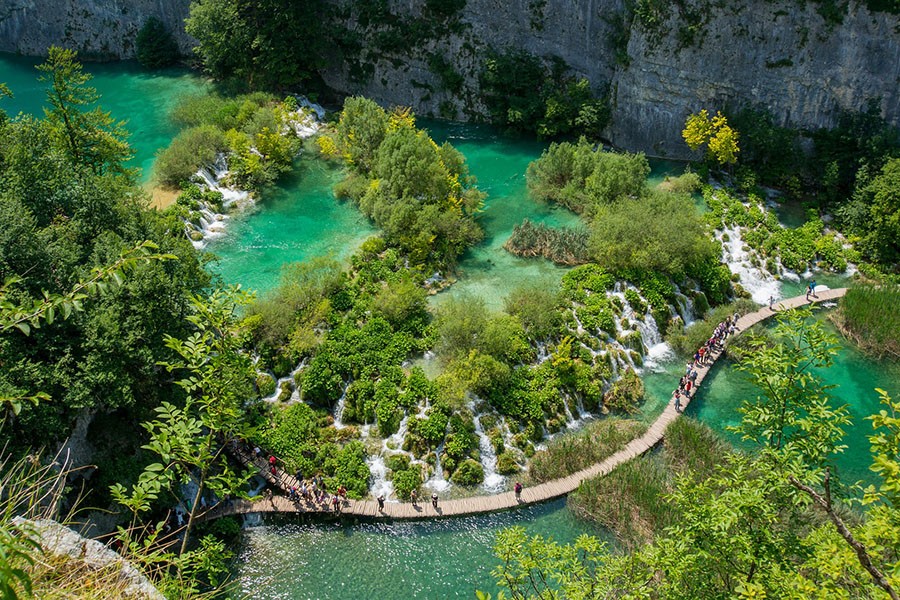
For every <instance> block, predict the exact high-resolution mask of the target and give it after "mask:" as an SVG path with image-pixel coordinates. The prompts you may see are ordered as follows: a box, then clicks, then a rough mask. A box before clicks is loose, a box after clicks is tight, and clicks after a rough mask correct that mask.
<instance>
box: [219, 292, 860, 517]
mask: <svg viewBox="0 0 900 600" xmlns="http://www.w3.org/2000/svg"><path fill="white" fill-rule="evenodd" d="M846 293H847V288H837V289H833V290H823V291H821V292H819V293H818V296H817V297H816V298H813V299H812V302H809V301H807V300H806V297H805V296H796V297H794V298H788V299H786V300H781V301H779V302H778V303H777V304H776V305H775V307H774V308H772V309H770V308H769V307H764V308H762V309H760V310H758V311H756V312H753V313H748V314H746V315H744V316H743V317H741V318H740V319H738V322H737V332H736V334H740V333H743V332H744V331H746V330H747V329H749V328H750V327H752V326H753V325H756V324H757V323H760V322H761V321H764V320H766V319H768V318H769V317H771V316H772V315H774V314H775V313H776V312H779V311H782V310H788V309H792V308H797V307H799V306H804V305H806V304H810V303H815V302H825V301H829V300H837V299H838V298H841V297H842V296H844V294H846ZM726 343H727V341H726ZM721 353H722V352H721V351H720V352H715V353H713V360H712V361H710V362H708V364H707V366H703V367H698V368H697V369H696V370H697V380H696V382H695V390H696V388H697V387H699V386H700V384H701V383H702V382H703V380H704V378H705V377H706V375H707V373H709V371H710V369H711V368H712V365H713V364H715V361H716V360H717V359H718V358H719V356H720V355H721ZM695 393H696V391H695ZM690 400H691V399H690V398H683V399H682V409H684V408H686V407H687V406H688V404H690ZM678 415H679V413H678V412H676V411H675V402H674V396H673V398H672V399H671V400H670V401H669V403H668V404H667V405H666V408H665V409H664V410H663V412H662V414H661V415H660V416H659V417H658V418H657V419H656V421H654V422H653V424H652V425H651V426H650V428H649V429H647V431H646V432H645V433H644V434H643V435H642V436H640V437H638V438H635V439H633V440H631V441H630V442H629V443H628V444H627V445H626V446H625V447H624V448H623V449H621V450H619V451H618V452H616V453H615V454H613V455H612V456H610V457H609V458H607V459H605V460H603V461H601V462H599V463H596V464H594V465H591V466H590V467H587V468H586V469H583V470H581V471H578V472H577V473H574V474H572V475H569V476H568V477H563V478H561V479H554V480H553V481H548V482H546V483H541V484H539V485H535V486H528V487H526V488H525V489H523V490H522V494H521V495H520V497H519V498H516V495H515V493H514V492H505V493H502V494H494V495H490V496H474V497H470V498H459V499H454V500H441V501H439V502H438V507H437V509H435V508H433V507H432V506H431V501H430V499H425V500H424V502H419V503H417V504H415V505H414V504H412V503H409V502H405V503H400V502H386V503H385V505H384V508H381V509H379V508H378V503H377V502H376V501H375V500H349V501H346V502H345V503H344V504H343V506H342V507H341V511H340V513H341V514H343V515H353V516H359V517H368V518H375V519H429V518H440V517H453V516H462V515H473V514H478V513H487V512H496V511H501V510H508V509H513V508H516V507H519V506H524V505H526V504H534V503H537V502H543V501H545V500H552V499H554V498H559V497H561V496H565V495H566V494H569V493H570V492H572V491H574V490H575V489H576V488H578V486H579V485H581V482H582V481H583V480H585V479H590V478H592V477H597V476H598V475H606V474H607V473H609V472H610V471H612V470H613V469H615V468H616V467H618V466H619V465H621V464H622V463H625V462H628V461H629V460H631V459H633V458H635V457H637V456H640V455H642V454H643V453H644V452H646V451H647V450H649V449H650V448H653V447H654V446H655V445H656V444H658V443H659V442H660V441H661V440H662V439H663V436H664V435H665V432H666V428H667V427H668V426H669V423H671V422H672V421H674V420H675V419H677V418H678ZM235 455H236V457H237V458H239V459H240V460H241V462H243V463H244V464H245V465H248V466H249V465H252V466H254V467H257V468H259V470H260V475H262V476H264V477H265V478H266V480H267V481H268V482H269V483H270V484H272V485H274V486H276V487H278V488H279V489H281V490H282V491H284V492H285V493H287V492H288V491H289V490H290V488H291V487H292V486H297V487H299V484H298V482H297V480H296V479H295V478H294V477H293V476H291V475H288V474H287V473H284V472H282V471H280V470H277V473H276V475H274V476H273V475H272V474H271V473H270V472H269V469H268V465H263V464H262V463H261V462H260V461H259V460H255V459H254V457H253V456H251V455H250V454H249V453H247V452H246V451H243V450H240V449H236V453H235ZM270 512H279V513H295V514H304V513H308V514H332V515H335V514H336V513H334V511H332V510H331V508H330V507H329V506H326V505H324V504H315V503H308V502H304V501H300V502H292V501H291V500H290V499H289V498H287V497H286V496H272V497H271V498H268V499H262V500H236V501H231V502H228V503H224V504H220V505H219V506H217V507H216V508H214V509H212V510H211V511H209V512H208V513H207V514H206V515H205V516H204V518H205V519H215V518H218V517H224V516H228V515H237V514H247V513H270Z"/></svg>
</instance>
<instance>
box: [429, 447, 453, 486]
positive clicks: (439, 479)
mask: <svg viewBox="0 0 900 600" xmlns="http://www.w3.org/2000/svg"><path fill="white" fill-rule="evenodd" d="M443 451H444V442H443V441H441V443H440V445H439V446H438V447H437V449H435V451H434V456H435V458H434V473H432V474H431V477H429V478H428V481H426V482H425V487H427V488H428V489H431V490H434V491H435V492H446V491H447V490H449V489H450V482H449V481H447V480H446V479H444V468H443V467H442V466H441V453H442V452H443Z"/></svg>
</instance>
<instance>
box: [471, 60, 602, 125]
mask: <svg viewBox="0 0 900 600" xmlns="http://www.w3.org/2000/svg"><path fill="white" fill-rule="evenodd" d="M567 71H568V68H567V66H566V65H565V63H564V62H563V61H562V60H561V59H559V58H554V59H553V60H551V61H550V65H549V66H548V65H545V64H544V63H543V62H542V61H541V60H540V59H539V58H538V57H537V56H534V55H532V54H528V53H527V52H522V51H518V52H517V51H513V50H509V51H506V52H503V53H498V52H493V51H492V52H489V53H488V54H487V57H486V58H485V59H484V63H483V65H482V71H481V73H480V76H479V83H480V85H481V96H482V100H483V101H484V103H485V106H487V108H488V111H489V113H490V117H491V121H492V122H493V123H495V124H497V125H501V126H504V127H509V128H510V129H517V130H520V131H532V132H534V133H537V134H538V135H539V136H540V137H546V138H552V137H556V136H561V135H585V136H588V137H589V138H591V139H597V138H598V137H599V135H600V131H601V130H602V129H603V128H604V127H605V126H606V125H607V123H608V122H609V119H610V111H609V105H608V101H607V100H606V99H605V98H603V99H601V98H598V97H597V96H595V94H594V91H593V90H592V89H591V85H590V82H589V81H588V80H587V79H584V78H581V79H579V78H576V77H574V76H571V75H568V74H567Z"/></svg>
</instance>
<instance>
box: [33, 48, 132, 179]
mask: <svg viewBox="0 0 900 600" xmlns="http://www.w3.org/2000/svg"><path fill="white" fill-rule="evenodd" d="M38 70H39V71H41V72H42V73H44V75H42V76H41V78H40V79H41V81H49V82H50V89H49V90H48V91H47V99H48V100H49V102H50V107H51V108H49V109H45V114H46V117H47V122H48V123H50V124H51V125H52V126H53V127H54V129H55V130H56V132H57V134H58V135H59V136H60V137H61V138H62V139H63V140H64V147H65V148H66V151H67V152H68V154H69V157H70V159H71V160H72V162H73V163H76V164H81V165H85V166H87V167H89V168H90V169H91V170H92V171H93V172H94V173H96V174H102V173H104V172H106V171H107V170H114V171H121V170H122V169H123V168H124V167H123V163H124V162H125V161H126V160H128V159H129V158H131V156H132V154H133V152H132V150H131V148H130V147H129V145H128V143H127V141H126V137H127V133H126V132H125V129H124V125H125V123H124V122H121V121H120V122H116V121H115V120H114V119H113V118H112V117H111V116H110V113H108V112H105V111H103V110H102V109H100V108H99V107H97V108H94V109H91V110H88V107H89V106H91V105H92V104H94V103H95V102H96V101H97V100H98V99H99V95H98V94H97V90H96V89H95V88H93V87H90V86H87V85H85V84H87V83H88V82H89V81H90V80H91V75H90V74H87V73H85V72H84V71H83V70H82V66H81V63H79V62H78V61H77V54H76V52H75V51H74V50H68V49H64V48H58V47H56V46H51V47H50V50H49V53H48V56H47V61H46V62H45V63H43V64H41V65H38Z"/></svg>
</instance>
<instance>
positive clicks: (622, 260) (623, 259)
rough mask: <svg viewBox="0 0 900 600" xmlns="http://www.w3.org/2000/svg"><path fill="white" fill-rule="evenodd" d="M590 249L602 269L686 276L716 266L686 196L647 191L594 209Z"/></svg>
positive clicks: (710, 244)
mask: <svg viewBox="0 0 900 600" xmlns="http://www.w3.org/2000/svg"><path fill="white" fill-rule="evenodd" d="M591 248H592V251H593V254H594V257H595V260H596V261H597V262H598V263H599V264H600V265H602V266H603V267H604V268H605V269H607V270H609V271H613V272H623V271H627V270H629V269H637V270H643V271H657V272H661V273H666V274H669V275H675V276H678V275H681V274H685V273H689V272H691V271H692V270H694V269H696V268H698V267H699V266H700V265H703V264H706V263H710V262H711V263H713V264H718V262H719V258H718V256H719V251H718V248H717V245H716V244H715V243H714V242H713V241H711V240H710V237H709V235H708V234H707V230H706V225H705V224H704V223H703V220H702V219H701V217H700V215H699V214H698V213H697V211H696V209H695V208H694V204H693V201H692V200H691V198H690V197H689V196H685V195H678V194H671V193H668V192H659V191H652V192H648V193H646V194H645V195H644V196H643V197H641V198H629V199H625V200H622V201H620V202H617V203H615V204H612V205H609V206H603V207H601V208H599V209H598V212H597V214H596V216H595V217H594V220H593V223H592V224H591Z"/></svg>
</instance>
